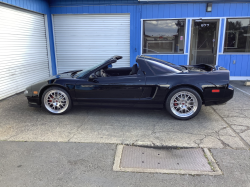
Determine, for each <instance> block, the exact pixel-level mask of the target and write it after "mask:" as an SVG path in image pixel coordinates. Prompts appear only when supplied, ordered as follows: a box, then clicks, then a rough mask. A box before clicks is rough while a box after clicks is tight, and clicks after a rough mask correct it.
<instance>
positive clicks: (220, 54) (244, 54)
mask: <svg viewBox="0 0 250 187" xmlns="http://www.w3.org/2000/svg"><path fill="white" fill-rule="evenodd" d="M220 55H250V53H227V52H226V53H221V54H220Z"/></svg>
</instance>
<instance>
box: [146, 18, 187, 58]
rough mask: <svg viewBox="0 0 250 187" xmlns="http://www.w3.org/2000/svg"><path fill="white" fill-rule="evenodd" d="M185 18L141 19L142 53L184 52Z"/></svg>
mask: <svg viewBox="0 0 250 187" xmlns="http://www.w3.org/2000/svg"><path fill="white" fill-rule="evenodd" d="M185 22H186V20H185V19H182V20H145V21H143V44H142V46H143V50H142V53H143V54H169V53H170V54H175V53H177V54H182V53H184V41H185Z"/></svg>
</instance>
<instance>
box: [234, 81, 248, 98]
mask: <svg viewBox="0 0 250 187" xmlns="http://www.w3.org/2000/svg"><path fill="white" fill-rule="evenodd" d="M230 85H231V86H233V87H234V88H236V89H237V90H239V91H241V92H243V93H245V94H247V95H249V96H250V94H249V93H247V92H245V91H244V90H242V89H239V88H237V87H236V86H234V85H232V84H230Z"/></svg>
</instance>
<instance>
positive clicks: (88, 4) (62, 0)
mask: <svg viewBox="0 0 250 187" xmlns="http://www.w3.org/2000/svg"><path fill="white" fill-rule="evenodd" d="M96 5H100V6H96ZM50 6H51V14H83V13H85V14H99V13H130V16H131V17H130V18H131V25H130V34H131V36H130V37H131V41H130V42H131V44H130V45H131V48H130V55H131V65H133V64H134V63H135V62H134V59H135V58H136V56H137V55H139V54H141V19H157V18H193V17H197V18H201V17H216V18H221V17H242V16H245V17H250V3H213V7H212V12H206V3H175V4H173V3H172V4H171V3H166V2H165V3H162V2H161V3H160V2H158V3H157V4H156V3H155V4H153V3H142V2H138V1H137V0H119V1H115V0H99V1H93V0H72V1H68V0H51V1H50ZM225 21H226V20H225V18H223V19H221V22H220V25H221V30H220V33H219V34H220V39H219V41H218V42H219V53H218V65H221V66H224V67H226V68H227V69H229V70H230V71H231V76H250V54H237V55H235V54H228V53H227V54H223V35H224V22H225ZM190 26H191V21H190V20H188V22H187V35H186V48H185V54H176V55H151V56H153V57H156V58H160V59H163V60H167V61H170V62H173V63H175V64H184V65H185V64H187V63H188V53H189V49H188V48H189V39H190V38H189V27H190ZM234 60H235V61H236V63H235V64H234V63H233V61H234Z"/></svg>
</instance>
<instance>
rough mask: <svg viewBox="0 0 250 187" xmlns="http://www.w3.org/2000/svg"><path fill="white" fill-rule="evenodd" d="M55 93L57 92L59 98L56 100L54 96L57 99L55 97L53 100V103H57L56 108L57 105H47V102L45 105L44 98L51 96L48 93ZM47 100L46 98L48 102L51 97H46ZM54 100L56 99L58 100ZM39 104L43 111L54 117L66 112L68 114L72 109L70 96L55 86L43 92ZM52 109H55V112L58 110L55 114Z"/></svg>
mask: <svg viewBox="0 0 250 187" xmlns="http://www.w3.org/2000/svg"><path fill="white" fill-rule="evenodd" d="M56 91H57V94H58V96H59V97H60V98H58V96H57V95H56V96H57V97H55V98H53V99H55V102H56V103H58V104H57V105H58V106H57V105H56V106H55V105H53V104H49V103H48V102H47V104H46V103H45V99H44V98H45V97H48V96H49V95H51V94H50V93H53V92H56ZM60 94H61V95H60ZM52 97H53V95H52ZM48 98H50V99H48ZM48 98H47V100H48V101H50V100H51V97H48ZM56 98H58V100H57V99H56ZM61 98H62V99H61ZM51 101H52V100H51ZM41 104H42V108H43V109H45V110H46V111H47V112H49V113H51V114H54V115H61V114H65V113H66V112H68V111H69V110H70V109H71V108H72V101H71V98H70V95H69V94H68V93H67V92H66V91H65V90H64V89H62V88H60V87H56V86H53V87H49V88H48V89H47V90H45V91H44V93H43V95H42V99H41ZM52 107H55V110H56V109H58V112H56V111H55V110H54V109H53V108H52ZM59 108H61V111H59ZM54 111H55V112H54Z"/></svg>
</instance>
